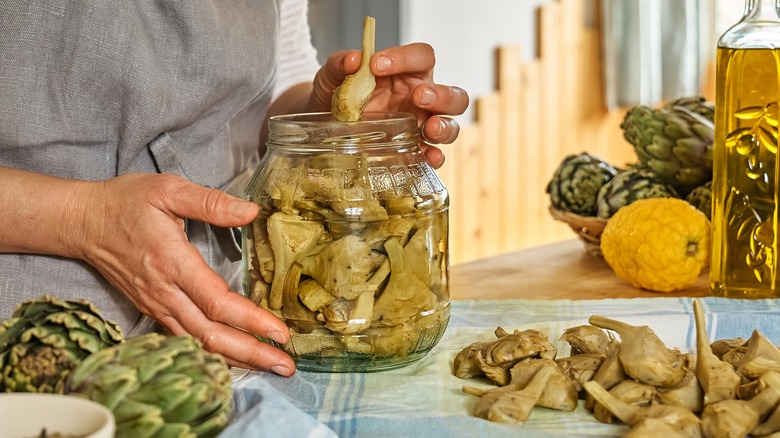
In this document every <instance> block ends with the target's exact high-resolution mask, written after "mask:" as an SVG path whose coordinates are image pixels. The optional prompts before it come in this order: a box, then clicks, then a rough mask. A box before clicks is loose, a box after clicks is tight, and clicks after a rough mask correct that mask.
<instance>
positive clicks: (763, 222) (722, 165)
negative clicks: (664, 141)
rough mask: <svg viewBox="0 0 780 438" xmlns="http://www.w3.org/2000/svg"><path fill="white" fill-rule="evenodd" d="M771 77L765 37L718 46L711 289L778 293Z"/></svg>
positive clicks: (775, 56) (772, 62)
mask: <svg viewBox="0 0 780 438" xmlns="http://www.w3.org/2000/svg"><path fill="white" fill-rule="evenodd" d="M775 47H777V46H775ZM778 82H780V49H777V48H771V45H770V46H769V47H767V46H766V45H764V46H763V47H762V45H758V46H756V45H754V46H752V47H749V48H737V49H734V48H728V47H718V49H717V80H716V101H715V145H714V149H713V186H712V200H713V210H712V232H713V239H712V263H711V266H710V289H711V293H712V294H713V295H717V296H723V297H729V298H771V297H778V296H780V290H779V289H778V250H779V249H780V246H779V245H778V235H777V234H778V233H777V231H778V208H777V207H778V192H777V188H778V184H777V178H778V173H777V168H778V167H777V157H778V154H777V149H778V135H777V133H778V100H779V98H780V95H779V93H778Z"/></svg>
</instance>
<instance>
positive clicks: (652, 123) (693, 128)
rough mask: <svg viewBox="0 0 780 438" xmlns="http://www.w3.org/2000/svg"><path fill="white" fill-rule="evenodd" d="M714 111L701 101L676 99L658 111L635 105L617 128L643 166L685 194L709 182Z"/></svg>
mask: <svg viewBox="0 0 780 438" xmlns="http://www.w3.org/2000/svg"><path fill="white" fill-rule="evenodd" d="M713 111H714V108H713V106H712V104H710V103H707V102H705V101H704V99H703V98H683V99H677V100H675V101H672V102H670V103H669V104H667V105H666V106H665V107H664V108H661V109H653V108H649V107H647V106H642V105H638V106H635V107H633V108H631V109H630V110H628V112H627V113H626V116H625V118H624V119H623V122H622V123H621V124H620V127H621V128H622V129H623V136H624V137H625V138H626V140H628V142H629V143H631V144H632V145H633V146H634V150H636V154H637V156H638V157H639V162H640V163H641V164H642V165H643V166H645V167H648V168H650V169H652V170H653V172H655V173H656V174H657V175H658V177H659V178H660V179H661V180H663V181H665V182H667V183H669V184H672V185H673V186H674V187H675V188H676V189H677V190H678V191H679V192H680V193H682V194H688V193H689V192H690V191H691V190H693V189H694V188H696V187H698V186H700V185H702V184H704V183H705V182H707V181H708V180H710V179H711V178H712V144H713V142H714V135H715V134H714V125H713V122H712V116H713Z"/></svg>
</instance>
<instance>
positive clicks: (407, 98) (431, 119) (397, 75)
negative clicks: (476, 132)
mask: <svg viewBox="0 0 780 438" xmlns="http://www.w3.org/2000/svg"><path fill="white" fill-rule="evenodd" d="M435 63H436V59H435V56H434V53H433V48H431V46H429V45H428V44H424V43H415V44H409V45H407V46H401V47H392V48H389V49H386V50H383V51H380V52H377V53H375V54H374V56H373V57H372V58H371V64H370V65H371V72H372V73H374V76H376V88H375V89H374V93H373V95H372V96H371V99H370V100H369V101H368V104H367V105H366V109H365V110H366V111H400V112H408V113H413V114H416V115H417V120H418V124H419V126H420V127H421V132H422V135H423V140H424V141H423V143H422V144H421V147H422V149H423V153H425V156H426V158H427V160H428V162H429V163H430V164H431V165H432V166H433V167H435V168H438V167H441V165H442V164H443V163H444V154H443V153H442V152H441V150H440V149H439V148H437V147H435V146H433V144H445V143H452V142H453V141H455V139H456V138H457V137H458V133H459V131H460V127H459V126H458V123H457V122H456V121H455V120H454V119H452V118H449V117H446V116H454V115H458V114H463V112H464V111H465V110H466V108H467V107H468V104H469V97H468V95H467V94H466V92H465V91H464V90H463V89H462V88H459V87H450V86H446V85H439V84H436V83H435V82H434V81H433V67H434V64H435ZM359 66H360V52H358V51H355V50H344V51H340V52H336V53H334V54H333V55H331V56H330V57H329V58H328V60H327V62H326V63H325V65H324V66H322V68H320V71H319V72H318V73H317V75H316V77H315V79H314V90H313V92H312V98H311V101H310V105H311V106H312V109H313V110H316V111H330V100H331V95H332V94H333V90H334V89H336V87H338V86H339V85H341V83H342V82H343V81H344V77H346V76H347V75H350V74H352V73H354V72H355V71H357V69H358V67H359Z"/></svg>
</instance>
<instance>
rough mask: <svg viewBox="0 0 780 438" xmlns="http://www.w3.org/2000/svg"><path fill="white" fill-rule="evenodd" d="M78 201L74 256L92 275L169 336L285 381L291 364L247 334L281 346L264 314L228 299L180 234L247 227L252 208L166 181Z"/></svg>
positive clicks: (284, 334)
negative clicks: (188, 227) (195, 226)
mask: <svg viewBox="0 0 780 438" xmlns="http://www.w3.org/2000/svg"><path fill="white" fill-rule="evenodd" d="M85 191H86V192H87V193H82V194H81V195H82V196H80V197H79V199H81V200H82V201H80V203H82V205H83V212H84V213H85V214H84V215H83V218H84V219H83V222H82V224H83V226H81V227H75V229H78V230H81V232H80V233H79V234H81V235H80V236H78V238H79V240H80V241H81V242H83V243H81V244H79V251H78V253H77V254H75V255H76V256H78V257H80V258H82V259H84V260H86V261H87V262H88V263H90V264H91V265H93V266H94V267H95V268H97V270H98V271H100V273H101V274H102V275H103V276H105V277H106V278H107V279H108V281H110V282H111V284H113V285H114V286H115V287H116V288H118V289H119V290H120V291H122V292H123V293H124V294H125V295H127V297H129V298H130V300H131V301H132V302H133V304H135V305H136V307H137V308H138V309H139V310H140V311H141V312H143V313H145V314H146V315H149V316H151V317H152V318H154V319H155V320H156V321H158V322H159V323H160V324H162V325H163V326H165V327H166V328H167V329H168V330H170V331H171V332H172V333H173V334H175V335H181V334H185V333H189V334H191V335H193V336H195V337H196V338H198V339H200V341H201V342H202V344H203V347H204V348H205V349H207V350H209V351H213V352H217V353H221V354H222V355H223V356H225V358H226V359H227V360H228V362H229V363H230V364H231V365H235V366H240V367H243V368H249V369H263V370H271V371H273V372H275V373H277V374H281V375H284V376H289V375H291V374H292V373H293V372H294V371H295V364H294V362H293V361H292V359H291V358H290V357H289V356H288V355H287V354H285V353H284V352H282V351H281V350H278V349H276V348H274V347H272V346H271V345H269V344H267V343H265V342H261V341H259V340H257V339H256V338H255V337H254V336H253V334H257V335H260V336H265V337H268V338H271V339H273V340H275V341H277V342H280V343H285V342H286V341H288V340H289V337H290V334H289V330H288V329H287V327H286V326H285V324H284V323H283V322H282V321H281V320H279V319H278V318H277V317H276V316H274V315H273V314H272V313H270V312H268V311H266V310H264V309H262V308H259V307H258V306H257V305H255V304H254V303H253V302H252V301H250V300H249V299H247V298H244V297H243V296H241V295H239V294H237V293H235V292H232V291H231V290H230V289H229V287H228V285H227V284H226V283H225V281H224V280H223V279H222V278H221V277H220V276H219V275H218V274H217V273H216V272H214V271H213V270H212V269H211V268H210V267H209V266H208V265H207V264H206V262H205V260H204V259H203V257H202V256H201V255H200V253H199V252H198V250H197V249H196V248H195V246H193V245H192V244H191V243H190V242H189V241H188V240H187V236H186V234H185V232H184V218H191V219H195V220H199V221H203V222H207V223H210V224H214V225H217V226H223V227H237V226H242V225H246V224H248V223H250V222H251V221H252V220H253V219H254V218H255V216H256V215H257V213H258V207H257V205H255V204H254V203H252V202H248V201H244V200H241V199H238V198H234V197H231V196H229V195H227V194H225V193H224V192H221V191H219V190H215V189H209V188H205V187H202V186H199V185H197V184H193V183H191V182H188V181H186V180H184V179H182V178H179V177H177V176H173V175H155V174H129V175H122V176H119V177H117V178H113V179H111V180H107V181H103V182H99V183H89V184H88V185H87V186H86V188H85Z"/></svg>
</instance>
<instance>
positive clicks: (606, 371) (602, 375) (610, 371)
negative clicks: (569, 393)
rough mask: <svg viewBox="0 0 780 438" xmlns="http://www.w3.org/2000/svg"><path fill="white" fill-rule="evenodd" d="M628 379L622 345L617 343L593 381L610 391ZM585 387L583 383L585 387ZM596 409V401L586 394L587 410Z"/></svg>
mask: <svg viewBox="0 0 780 438" xmlns="http://www.w3.org/2000/svg"><path fill="white" fill-rule="evenodd" d="M626 379H628V376H626V373H625V370H623V365H621V363H620V343H616V344H615V345H614V346H613V348H612V351H610V352H609V354H608V355H607V358H606V359H604V362H603V363H602V364H601V366H600V367H599V369H598V371H596V374H595V375H594V376H593V378H592V379H591V380H592V381H594V382H596V383H598V384H599V385H601V387H603V388H606V389H608V390H609V389H611V388H612V387H614V386H615V385H617V384H618V383H620V382H622V381H624V380H626ZM584 385H585V384H584V383H583V387H584ZM595 407H596V399H594V398H593V396H591V395H590V394H589V393H586V394H585V409H587V410H589V411H593V410H594V409H595Z"/></svg>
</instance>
